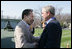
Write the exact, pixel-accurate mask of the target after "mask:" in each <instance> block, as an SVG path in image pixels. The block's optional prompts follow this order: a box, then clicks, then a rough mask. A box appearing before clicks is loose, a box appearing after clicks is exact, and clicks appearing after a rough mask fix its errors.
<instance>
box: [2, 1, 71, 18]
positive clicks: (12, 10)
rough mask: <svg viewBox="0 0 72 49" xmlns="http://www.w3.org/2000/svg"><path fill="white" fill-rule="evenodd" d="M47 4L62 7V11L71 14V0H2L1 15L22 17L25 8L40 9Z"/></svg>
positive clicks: (57, 7)
mask: <svg viewBox="0 0 72 49" xmlns="http://www.w3.org/2000/svg"><path fill="white" fill-rule="evenodd" d="M47 5H52V6H54V7H55V8H56V9H59V8H62V13H64V14H65V13H69V14H71V1H1V15H4V17H9V18H21V15H22V11H23V10H24V9H27V8H28V9H29V8H30V9H33V10H39V9H41V8H42V7H44V6H47ZM2 11H3V12H2Z"/></svg>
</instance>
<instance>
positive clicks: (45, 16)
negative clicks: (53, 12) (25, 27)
mask: <svg viewBox="0 0 72 49" xmlns="http://www.w3.org/2000/svg"><path fill="white" fill-rule="evenodd" d="M42 16H43V18H44V20H45V21H46V20H47V19H48V17H49V15H48V13H47V12H46V11H45V9H42Z"/></svg>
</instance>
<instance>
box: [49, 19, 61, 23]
mask: <svg viewBox="0 0 72 49" xmlns="http://www.w3.org/2000/svg"><path fill="white" fill-rule="evenodd" d="M49 23H50V24H60V23H59V21H58V20H52V21H50V22H49Z"/></svg>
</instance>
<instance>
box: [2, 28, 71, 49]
mask: <svg viewBox="0 0 72 49" xmlns="http://www.w3.org/2000/svg"><path fill="white" fill-rule="evenodd" d="M42 31H43V29H41V28H36V29H35V34H34V36H40V35H41V33H42ZM67 43H69V48H71V30H64V29H63V30H62V38H61V48H66V46H67ZM14 46H15V45H14V31H7V30H5V31H4V30H3V29H1V48H14Z"/></svg>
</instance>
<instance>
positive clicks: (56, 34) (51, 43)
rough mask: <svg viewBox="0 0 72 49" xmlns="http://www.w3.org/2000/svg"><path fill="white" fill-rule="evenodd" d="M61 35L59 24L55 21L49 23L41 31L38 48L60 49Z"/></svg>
mask: <svg viewBox="0 0 72 49" xmlns="http://www.w3.org/2000/svg"><path fill="white" fill-rule="evenodd" d="M61 34H62V28H61V26H60V23H59V22H58V21H57V20H56V19H54V20H52V21H50V22H49V24H47V25H46V27H45V29H44V30H43V33H42V35H41V38H40V40H39V42H38V48H60V43H61Z"/></svg>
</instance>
